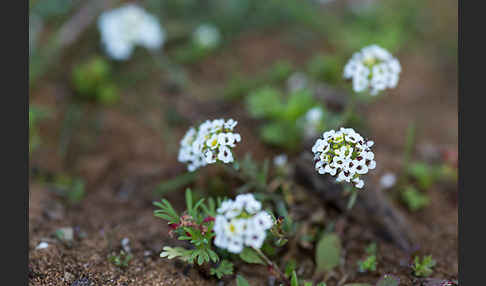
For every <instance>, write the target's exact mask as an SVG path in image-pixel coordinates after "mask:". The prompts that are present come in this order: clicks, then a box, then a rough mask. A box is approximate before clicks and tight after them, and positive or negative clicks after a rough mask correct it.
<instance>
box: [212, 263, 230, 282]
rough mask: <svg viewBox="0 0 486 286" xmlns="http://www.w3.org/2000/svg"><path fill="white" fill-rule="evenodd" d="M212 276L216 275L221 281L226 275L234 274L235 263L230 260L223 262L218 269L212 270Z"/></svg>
mask: <svg viewBox="0 0 486 286" xmlns="http://www.w3.org/2000/svg"><path fill="white" fill-rule="evenodd" d="M210 273H211V275H215V276H216V277H218V279H221V277H223V276H224V275H232V274H233V263H231V262H229V261H228V260H223V261H221V263H220V264H219V265H218V267H216V268H211V270H210Z"/></svg>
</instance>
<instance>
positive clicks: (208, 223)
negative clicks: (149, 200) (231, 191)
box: [154, 189, 219, 265]
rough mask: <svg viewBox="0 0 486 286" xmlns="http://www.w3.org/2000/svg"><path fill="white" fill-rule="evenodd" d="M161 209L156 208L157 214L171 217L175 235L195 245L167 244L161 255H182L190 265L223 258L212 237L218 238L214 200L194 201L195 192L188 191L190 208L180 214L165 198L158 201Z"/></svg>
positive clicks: (171, 226) (187, 196)
mask: <svg viewBox="0 0 486 286" xmlns="http://www.w3.org/2000/svg"><path fill="white" fill-rule="evenodd" d="M154 205H155V206H157V207H158V208H159V209H158V210H155V211H154V215H155V216H156V217H159V218H162V219H164V220H167V221H168V223H169V226H170V228H171V229H172V230H171V234H174V233H175V234H176V235H177V238H178V239H179V240H186V241H188V242H190V243H191V245H193V246H194V248H192V249H184V248H181V247H174V248H172V247H167V246H166V247H164V251H162V253H161V254H160V257H167V258H168V259H173V258H176V257H177V258H179V259H181V260H183V261H185V262H188V263H190V264H193V263H197V264H198V265H202V264H203V263H205V262H210V261H211V262H213V263H216V262H218V261H219V257H218V254H216V252H214V251H213V250H212V247H211V240H212V238H213V237H214V233H213V232H212V228H213V225H214V222H213V220H214V219H213V218H214V216H215V214H216V211H215V209H216V203H215V201H214V200H213V199H209V200H208V205H205V204H204V199H200V200H199V201H197V202H196V203H193V199H192V192H191V190H190V189H187V190H186V207H187V210H186V211H185V212H184V214H183V215H179V214H178V213H177V212H176V211H175V210H174V208H173V207H172V205H171V204H170V202H169V201H167V200H166V199H162V200H161V202H154Z"/></svg>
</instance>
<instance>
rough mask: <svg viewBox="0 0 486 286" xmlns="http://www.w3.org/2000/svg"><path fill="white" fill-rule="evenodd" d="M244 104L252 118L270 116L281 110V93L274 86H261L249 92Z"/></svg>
mask: <svg viewBox="0 0 486 286" xmlns="http://www.w3.org/2000/svg"><path fill="white" fill-rule="evenodd" d="M246 106H247V109H248V112H249V113H250V115H251V116H253V117H254V118H272V117H274V116H277V115H278V114H279V113H281V111H282V108H283V106H282V94H281V93H280V91H279V90H277V89H276V88H273V87H269V86H266V87H262V88H259V89H257V90H255V91H254V92H252V93H250V95H249V96H248V97H247V100H246Z"/></svg>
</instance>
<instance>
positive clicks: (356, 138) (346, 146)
mask: <svg viewBox="0 0 486 286" xmlns="http://www.w3.org/2000/svg"><path fill="white" fill-rule="evenodd" d="M370 142H373V141H367V140H365V139H364V138H363V137H362V136H361V135H359V134H358V133H356V132H355V131H354V129H352V128H341V129H340V130H339V131H335V130H330V131H327V132H324V134H323V135H322V138H319V139H317V141H316V143H315V144H314V146H313V147H312V152H313V153H314V162H315V163H314V166H315V169H316V171H317V172H318V173H319V174H329V175H331V176H334V177H336V181H337V182H348V183H354V186H355V187H356V188H358V189H361V188H362V187H363V186H364V181H363V180H362V179H361V175H364V174H366V173H368V171H369V170H371V169H374V168H375V167H376V161H375V160H374V158H375V154H374V153H373V152H371V149H370V148H371V146H372V145H373V144H372V143H370Z"/></svg>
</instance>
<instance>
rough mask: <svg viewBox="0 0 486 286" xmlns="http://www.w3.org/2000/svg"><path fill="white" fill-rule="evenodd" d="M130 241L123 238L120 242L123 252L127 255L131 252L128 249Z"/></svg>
mask: <svg viewBox="0 0 486 286" xmlns="http://www.w3.org/2000/svg"><path fill="white" fill-rule="evenodd" d="M129 244H130V239H129V238H128V237H125V238H123V239H122V240H121V245H122V247H123V250H124V251H125V252H127V253H130V252H131V249H130V245H129Z"/></svg>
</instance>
